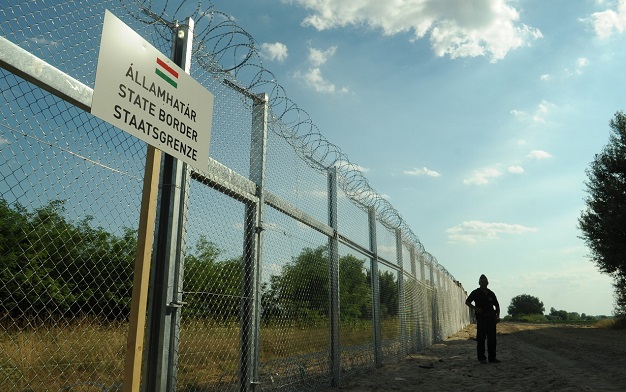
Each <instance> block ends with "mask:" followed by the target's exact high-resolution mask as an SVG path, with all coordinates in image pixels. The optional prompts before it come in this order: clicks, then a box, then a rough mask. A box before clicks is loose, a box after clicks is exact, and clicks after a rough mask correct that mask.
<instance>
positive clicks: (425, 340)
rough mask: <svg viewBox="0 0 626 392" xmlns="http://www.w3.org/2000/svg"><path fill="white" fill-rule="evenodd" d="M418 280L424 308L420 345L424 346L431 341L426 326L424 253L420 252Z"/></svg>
mask: <svg viewBox="0 0 626 392" xmlns="http://www.w3.org/2000/svg"><path fill="white" fill-rule="evenodd" d="M420 282H421V285H420V286H421V287H420V290H422V292H423V296H422V297H423V303H422V305H423V309H424V313H423V314H424V320H423V324H422V323H420V325H422V326H423V330H422V347H426V346H428V345H429V343H431V342H430V341H429V338H428V330H429V329H430V328H428V327H427V326H428V320H429V317H430V316H429V311H428V310H429V308H430V307H429V306H428V286H427V285H426V261H425V260H424V255H423V254H421V255H420Z"/></svg>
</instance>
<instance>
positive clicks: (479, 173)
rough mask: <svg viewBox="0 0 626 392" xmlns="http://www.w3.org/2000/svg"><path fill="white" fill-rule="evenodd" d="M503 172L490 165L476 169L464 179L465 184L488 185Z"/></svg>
mask: <svg viewBox="0 0 626 392" xmlns="http://www.w3.org/2000/svg"><path fill="white" fill-rule="evenodd" d="M501 175H502V172H501V171H500V170H499V169H497V168H495V167H489V168H485V169H481V170H476V171H474V172H473V173H472V175H471V176H470V177H468V178H465V179H464V180H463V184H465V185H487V184H489V182H490V181H491V180H492V179H494V178H497V177H500V176H501Z"/></svg>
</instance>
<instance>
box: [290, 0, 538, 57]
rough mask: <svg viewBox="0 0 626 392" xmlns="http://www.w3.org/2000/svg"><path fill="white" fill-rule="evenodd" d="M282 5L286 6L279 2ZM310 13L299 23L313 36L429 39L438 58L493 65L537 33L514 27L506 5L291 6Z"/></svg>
mask: <svg viewBox="0 0 626 392" xmlns="http://www.w3.org/2000/svg"><path fill="white" fill-rule="evenodd" d="M284 1H287V0H284ZM290 2H293V3H296V4H299V5H300V6H302V7H304V8H306V9H308V10H309V11H310V12H311V13H310V14H309V15H308V16H307V17H306V18H305V19H304V21H303V22H302V23H303V25H305V26H312V27H314V28H316V29H317V30H327V29H331V28H338V27H346V26H363V25H365V26H369V27H371V28H372V29H377V30H381V31H382V33H383V34H384V35H395V34H399V33H412V34H413V37H414V39H422V38H424V37H425V36H426V35H427V34H429V35H430V43H431V46H432V49H433V50H434V52H435V53H436V54H437V55H438V56H445V55H448V56H450V57H451V58H457V57H475V56H487V57H489V58H490V59H491V61H497V60H500V59H502V58H504V57H505V56H506V54H507V53H508V51H509V50H512V49H516V48H519V47H522V46H528V45H530V44H531V43H532V42H533V41H534V40H536V39H538V38H541V37H542V35H541V32H540V31H539V30H538V29H536V28H532V27H529V26H527V25H525V24H523V23H521V22H520V21H519V19H520V15H519V12H518V11H517V10H516V9H515V8H513V7H512V6H510V5H508V4H507V1H506V0H481V1H477V0H473V1H463V2H459V1H458V0H386V1H380V0H323V1H322V0H291V1H290Z"/></svg>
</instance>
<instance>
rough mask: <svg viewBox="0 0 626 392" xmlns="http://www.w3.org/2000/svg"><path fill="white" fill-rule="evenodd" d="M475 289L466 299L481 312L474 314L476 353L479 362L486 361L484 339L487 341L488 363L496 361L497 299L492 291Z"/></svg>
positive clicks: (498, 306)
mask: <svg viewBox="0 0 626 392" xmlns="http://www.w3.org/2000/svg"><path fill="white" fill-rule="evenodd" d="M485 290H486V291H487V292H485V291H483V289H482V288H477V289H476V290H474V291H472V292H471V293H470V295H469V296H468V297H467V302H474V305H475V306H476V307H477V308H481V309H482V312H477V313H476V353H477V355H478V360H479V361H484V360H486V359H487V357H485V338H486V339H487V353H488V355H489V361H490V362H495V361H496V323H497V321H498V315H497V313H496V310H498V311H499V310H500V304H499V303H498V298H497V297H496V295H495V294H494V292H493V291H491V290H489V289H488V288H485Z"/></svg>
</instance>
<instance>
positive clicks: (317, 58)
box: [309, 46, 337, 67]
mask: <svg viewBox="0 0 626 392" xmlns="http://www.w3.org/2000/svg"><path fill="white" fill-rule="evenodd" d="M336 51H337V47H336V46H331V47H330V48H328V49H326V50H320V49H315V48H309V62H310V63H311V64H312V65H313V66H314V67H319V66H320V65H324V64H325V63H326V61H328V59H329V58H331V57H332V56H334V55H335V52H336Z"/></svg>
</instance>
